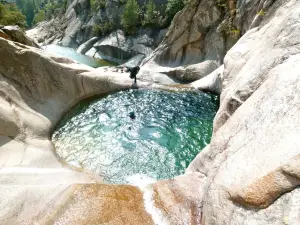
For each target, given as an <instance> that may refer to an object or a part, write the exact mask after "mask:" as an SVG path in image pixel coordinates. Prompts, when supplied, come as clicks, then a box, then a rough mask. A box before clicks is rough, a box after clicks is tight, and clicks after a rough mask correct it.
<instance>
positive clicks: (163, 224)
mask: <svg viewBox="0 0 300 225" xmlns="http://www.w3.org/2000/svg"><path fill="white" fill-rule="evenodd" d="M142 191H143V193H144V197H143V198H144V205H145V209H146V211H147V212H148V213H149V214H150V215H151V216H152V219H153V222H154V223H155V224H156V225H169V222H168V220H167V218H166V217H165V216H164V214H163V213H162V211H161V210H160V209H158V208H156V207H155V206H154V199H153V188H152V187H151V186H150V185H148V186H147V187H144V188H143V189H142Z"/></svg>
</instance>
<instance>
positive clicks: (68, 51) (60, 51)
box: [43, 45, 111, 68]
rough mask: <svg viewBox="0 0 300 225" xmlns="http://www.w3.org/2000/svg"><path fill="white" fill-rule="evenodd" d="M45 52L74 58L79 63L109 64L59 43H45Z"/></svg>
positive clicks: (91, 64) (94, 65) (89, 64)
mask: <svg viewBox="0 0 300 225" xmlns="http://www.w3.org/2000/svg"><path fill="white" fill-rule="evenodd" d="M43 48H44V50H45V51H46V52H49V53H51V54H56V55H60V56H63V57H65V58H68V59H72V60H75V61H77V62H79V63H82V64H85V65H88V66H91V67H94V68H97V67H102V66H110V65H111V64H110V63H109V62H107V61H105V60H102V59H95V58H92V57H89V56H87V55H82V54H79V53H77V52H76V50H75V49H73V48H67V47H62V46H59V45H47V46H45V47H43Z"/></svg>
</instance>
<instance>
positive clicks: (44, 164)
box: [0, 38, 199, 225]
mask: <svg viewBox="0 0 300 225" xmlns="http://www.w3.org/2000/svg"><path fill="white" fill-rule="evenodd" d="M0 46H1V48H0V55H5V56H6V57H0V124H1V126H0V167H1V169H0V191H1V193H2V194H1V195H0V209H1V210H0V224H3V225H10V224H25V225H27V224H28V225H29V224H53V223H55V222H58V223H60V224H78V225H79V224H120V225H121V224H122V225H123V224H154V221H153V219H152V214H153V215H155V213H154V212H156V210H157V211H159V209H156V208H155V207H154V205H153V201H154V200H153V196H152V194H151V193H152V192H154V191H153V190H154V187H151V186H149V187H147V190H148V192H149V193H150V194H148V195H147V201H148V203H147V207H145V204H144V197H145V196H144V193H142V192H141V190H140V189H138V188H137V187H134V186H130V185H107V184H101V178H100V177H98V175H96V174H92V173H90V172H87V171H82V169H78V168H70V167H69V166H68V165H65V164H64V163H63V162H61V161H60V160H59V159H58V158H57V157H56V156H55V154H54V153H53V152H54V147H53V145H52V143H51V141H50V133H51V130H52V129H53V128H54V126H55V124H56V123H57V122H58V120H59V119H60V118H61V116H62V114H63V113H64V112H65V111H67V110H68V109H69V108H70V107H72V105H74V104H75V103H77V102H78V101H79V100H80V99H82V98H87V97H90V96H94V95H99V94H104V93H108V92H115V91H118V90H123V89H129V88H130V87H131V85H132V81H131V79H130V78H129V76H128V74H123V75H122V74H120V73H116V72H109V71H108V72H105V71H104V70H103V69H101V68H100V69H99V70H98V69H93V68H90V67H87V66H84V65H81V64H77V63H75V62H73V61H71V60H69V59H65V58H61V57H57V56H54V55H49V54H46V53H45V52H43V50H41V49H37V48H33V47H29V46H26V45H22V44H20V43H15V42H12V41H8V40H5V39H3V38H0ZM139 86H140V87H144V88H149V87H151V85H150V84H149V83H143V82H141V81H140V82H139ZM193 179H195V180H198V179H199V178H198V174H196V175H195V176H194V175H192V176H189V179H184V178H183V179H179V180H180V182H179V183H180V185H178V186H173V187H172V190H173V191H175V192H179V191H180V190H181V189H182V190H187V191H189V192H191V191H192V190H195V189H196V188H197V186H190V185H183V186H181V185H182V184H183V183H185V182H188V183H191V181H193ZM175 183H176V182H175ZM175 183H174V184H175ZM192 183H196V182H192ZM176 184H177V183H176ZM162 185H164V184H162ZM159 187H160V184H157V185H156V187H155V188H159ZM190 188H192V189H191V190H190ZM165 191H168V189H163V188H161V189H159V192H158V194H156V197H155V198H156V200H157V201H159V202H162V201H166V199H167V198H169V197H171V196H166V192H165ZM190 201H191V200H190V199H187V200H183V201H181V202H180V204H179V205H178V207H179V206H180V208H181V209H184V210H185V211H186V212H189V210H190V208H191V207H194V204H195V201H194V200H193V201H192V202H190ZM189 202H190V203H189ZM170 210H171V209H170ZM179 215H180V211H178V210H175V211H174V212H173V210H172V213H171V214H170V215H169V216H168V217H169V218H170V219H172V221H177V222H178V223H179V224H180V223H181V220H182V221H183V218H180V216H179ZM162 217H163V216H162ZM186 219H188V220H192V219H193V215H192V214H190V215H187V217H185V220H186Z"/></svg>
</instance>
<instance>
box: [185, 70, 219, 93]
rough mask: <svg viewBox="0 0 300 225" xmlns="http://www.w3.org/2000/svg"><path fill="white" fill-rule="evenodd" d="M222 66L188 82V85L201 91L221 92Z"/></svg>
mask: <svg viewBox="0 0 300 225" xmlns="http://www.w3.org/2000/svg"><path fill="white" fill-rule="evenodd" d="M223 70H224V66H221V67H219V68H218V69H216V70H215V71H214V72H212V73H211V74H209V75H207V76H206V77H204V78H202V79H199V80H197V81H195V82H192V83H190V84H189V85H188V86H189V87H192V88H194V89H197V90H201V91H208V92H211V93H215V94H221V91H222V76H223Z"/></svg>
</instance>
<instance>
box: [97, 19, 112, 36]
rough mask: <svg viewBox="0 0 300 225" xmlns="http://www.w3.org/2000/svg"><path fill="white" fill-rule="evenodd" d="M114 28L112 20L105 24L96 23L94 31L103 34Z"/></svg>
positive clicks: (99, 34)
mask: <svg viewBox="0 0 300 225" xmlns="http://www.w3.org/2000/svg"><path fill="white" fill-rule="evenodd" d="M112 30H113V25H112V24H111V23H110V22H108V21H107V22H105V23H104V24H103V25H98V24H94V26H93V32H94V34H95V35H98V36H103V35H106V34H108V33H109V32H111V31H112Z"/></svg>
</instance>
